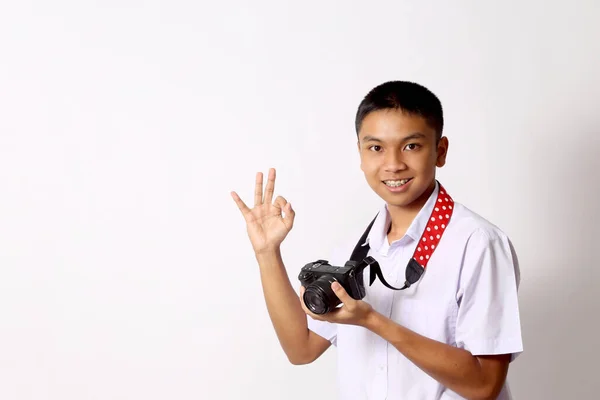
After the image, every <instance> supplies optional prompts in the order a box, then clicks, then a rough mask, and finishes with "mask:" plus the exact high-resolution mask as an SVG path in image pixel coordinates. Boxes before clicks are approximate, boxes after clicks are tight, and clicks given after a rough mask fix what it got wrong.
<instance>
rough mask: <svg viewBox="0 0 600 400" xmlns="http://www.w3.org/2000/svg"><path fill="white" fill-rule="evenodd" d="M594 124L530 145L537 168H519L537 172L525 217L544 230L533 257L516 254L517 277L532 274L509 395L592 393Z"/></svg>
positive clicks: (599, 281)
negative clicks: (532, 204)
mask: <svg viewBox="0 0 600 400" xmlns="http://www.w3.org/2000/svg"><path fill="white" fill-rule="evenodd" d="M598 126H600V121H598V122H597V124H596V127H594V128H591V129H590V127H589V126H588V129H587V131H585V132H582V134H581V135H575V134H574V135H572V136H569V134H567V136H565V137H564V140H563V141H560V142H556V141H549V143H544V144H541V145H540V146H539V148H537V149H536V154H539V155H538V156H535V157H533V158H536V157H538V158H536V159H532V160H530V161H531V164H532V166H535V167H536V168H538V170H536V171H524V174H525V175H527V174H528V173H534V174H536V175H535V179H534V181H535V182H536V183H535V188H532V191H531V192H530V194H529V195H528V198H529V197H534V198H535V199H536V204H537V210H536V211H535V212H534V213H533V214H535V215H533V216H531V217H532V221H537V222H538V224H537V226H536V227H533V228H532V229H531V232H535V233H536V235H537V234H539V235H540V236H541V237H543V242H539V243H540V252H539V253H538V252H537V251H536V253H535V257H534V258H533V259H531V260H520V262H521V274H522V279H528V280H530V281H529V282H527V284H528V289H529V290H528V291H527V296H526V297H522V298H521V300H520V304H521V323H522V327H523V339H524V346H525V352H524V353H523V354H522V355H521V357H522V358H521V359H517V360H516V361H515V364H514V365H513V366H511V369H510V372H509V381H510V386H511V390H512V392H513V395H514V397H515V399H527V400H554V399H556V400H567V399H569V400H570V399H594V398H597V397H598V393H597V392H598V388H597V382H598V379H599V378H598V372H599V370H598V364H597V360H598V359H600V329H599V327H600V322H599V321H600V307H599V305H600V273H599V272H598V269H599V268H600V229H599V228H598V226H599V225H600V141H599V140H598V138H600V130H599V129H598V128H597V127H598ZM575 136H579V138H577V137H575ZM544 242H545V243H544ZM518 250H519V249H517V252H518ZM528 254H531V253H528ZM527 270H535V271H538V272H537V273H536V274H528V273H527ZM539 271H547V272H539ZM534 275H535V276H534ZM534 280H535V281H534ZM522 285H523V281H522Z"/></svg>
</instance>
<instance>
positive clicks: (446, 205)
mask: <svg viewBox="0 0 600 400" xmlns="http://www.w3.org/2000/svg"><path fill="white" fill-rule="evenodd" d="M453 210H454V200H452V197H450V195H448V192H446V190H445V189H444V187H443V186H442V185H440V191H439V193H438V196H437V200H436V202H435V206H434V208H433V212H432V213H431V217H429V221H428V222H427V227H425V230H424V231H423V235H422V236H421V239H420V240H419V244H418V245H417V248H416V249H415V253H414V254H413V259H414V260H415V261H416V262H418V263H419V265H421V267H423V269H425V268H427V263H428V262H429V259H430V258H431V255H432V254H433V251H434V250H435V248H436V247H437V245H438V243H439V242H440V239H441V238H442V234H443V233H444V231H445V230H446V226H447V225H448V222H449V221H450V217H451V216H452V211H453Z"/></svg>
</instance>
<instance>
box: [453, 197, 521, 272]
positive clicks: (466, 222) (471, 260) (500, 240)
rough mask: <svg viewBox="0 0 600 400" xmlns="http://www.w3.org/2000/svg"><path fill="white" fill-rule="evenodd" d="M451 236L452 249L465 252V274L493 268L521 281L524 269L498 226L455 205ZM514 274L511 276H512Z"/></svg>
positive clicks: (465, 208)
mask: <svg viewBox="0 0 600 400" xmlns="http://www.w3.org/2000/svg"><path fill="white" fill-rule="evenodd" d="M448 231H449V232H447V233H448V236H449V237H451V238H452V239H453V240H451V242H452V245H454V246H456V247H457V248H460V249H461V250H462V259H463V265H462V267H463V272H464V269H465V268H466V269H467V270H470V269H473V270H474V271H475V270H478V269H481V268H484V269H487V268H490V269H492V270H495V271H497V272H499V271H504V272H506V274H505V275H507V276H512V275H514V277H515V278H516V280H517V284H518V282H519V280H520V270H519V269H520V268H519V261H518V258H517V254H516V250H515V248H514V246H513V244H512V242H511V240H510V238H509V237H508V234H507V233H506V232H504V231H503V230H502V229H501V228H499V227H498V226H497V225H495V224H494V223H492V222H491V221H489V220H488V219H486V218H484V217H482V216H481V215H479V214H478V213H476V212H474V211H473V210H471V209H469V208H468V207H466V206H464V205H463V204H460V203H456V202H455V204H454V213H453V215H452V220H451V223H449V224H448ZM509 272H510V273H509Z"/></svg>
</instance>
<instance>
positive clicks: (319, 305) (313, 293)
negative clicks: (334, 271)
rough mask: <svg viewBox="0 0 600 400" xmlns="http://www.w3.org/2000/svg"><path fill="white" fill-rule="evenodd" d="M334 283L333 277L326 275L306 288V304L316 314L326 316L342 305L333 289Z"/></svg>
mask: <svg viewBox="0 0 600 400" xmlns="http://www.w3.org/2000/svg"><path fill="white" fill-rule="evenodd" d="M334 281H335V279H333V277H332V276H329V275H324V276H321V277H320V278H319V279H317V280H316V281H314V282H312V283H311V284H310V285H308V286H307V287H306V290H305V291H304V296H303V297H304V304H306V306H307V307H308V309H309V310H310V311H312V312H313V313H314V314H319V315H320V314H326V313H328V312H329V311H331V310H333V309H334V308H335V307H337V306H338V305H339V304H340V299H338V297H337V296H336V295H335V293H334V292H333V290H332V289H331V284H332V283H333V282H334Z"/></svg>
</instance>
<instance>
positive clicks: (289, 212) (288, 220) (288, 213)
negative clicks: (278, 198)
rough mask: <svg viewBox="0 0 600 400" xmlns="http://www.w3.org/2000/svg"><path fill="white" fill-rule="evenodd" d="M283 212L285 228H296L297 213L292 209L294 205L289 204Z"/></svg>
mask: <svg viewBox="0 0 600 400" xmlns="http://www.w3.org/2000/svg"><path fill="white" fill-rule="evenodd" d="M283 212H284V213H285V216H284V217H283V223H284V224H285V227H286V228H287V229H288V230H290V229H292V227H293V226H294V219H295V218H296V211H294V209H293V208H292V203H287V204H286V205H285V207H283Z"/></svg>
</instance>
